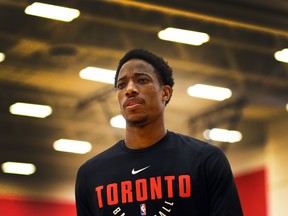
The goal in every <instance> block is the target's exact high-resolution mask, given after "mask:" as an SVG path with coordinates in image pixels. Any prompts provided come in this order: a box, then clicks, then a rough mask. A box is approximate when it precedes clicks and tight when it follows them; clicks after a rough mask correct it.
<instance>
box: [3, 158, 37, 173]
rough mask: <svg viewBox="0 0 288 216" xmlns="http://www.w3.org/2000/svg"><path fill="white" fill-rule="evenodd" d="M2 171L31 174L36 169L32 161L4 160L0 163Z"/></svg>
mask: <svg viewBox="0 0 288 216" xmlns="http://www.w3.org/2000/svg"><path fill="white" fill-rule="evenodd" d="M1 167H2V170H3V172H4V173H10V174H18V175H32V174H33V173H35V171H36V167H35V165H34V164H32V163H20V162H10V161H8V162H5V163H3V164H2V166H1Z"/></svg>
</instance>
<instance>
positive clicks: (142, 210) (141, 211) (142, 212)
mask: <svg viewBox="0 0 288 216" xmlns="http://www.w3.org/2000/svg"><path fill="white" fill-rule="evenodd" d="M140 213H141V216H146V204H140Z"/></svg>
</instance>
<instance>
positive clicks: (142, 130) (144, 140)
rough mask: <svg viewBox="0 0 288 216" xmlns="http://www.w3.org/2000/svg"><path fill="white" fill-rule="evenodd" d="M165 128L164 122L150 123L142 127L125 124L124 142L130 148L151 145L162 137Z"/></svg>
mask: <svg viewBox="0 0 288 216" xmlns="http://www.w3.org/2000/svg"><path fill="white" fill-rule="evenodd" d="M166 132H167V130H166V128H165V126H164V123H162V124H161V125H158V124H152V125H151V124H150V125H145V126H142V127H133V126H129V125H127V127H126V134H125V144H126V146H127V147H128V148H131V149H141V148H147V147H149V146H152V145H153V144H155V143H156V142H158V141H159V140H160V139H162V138H163V137H164V136H165V134H166Z"/></svg>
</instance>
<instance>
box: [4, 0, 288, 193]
mask: <svg viewBox="0 0 288 216" xmlns="http://www.w3.org/2000/svg"><path fill="white" fill-rule="evenodd" d="M32 2H33V1H29V0H0V17H1V18H0V52H2V53H5V55H6V59H5V61H3V62H2V63H0V104H1V106H0V119H1V122H0V163H1V164H2V163H3V162H5V161H19V162H29V163H34V164H35V165H36V167H37V171H36V173H35V174H34V175H31V176H17V175H9V174H4V173H2V172H1V173H0V185H1V188H0V193H19V194H27V195H32V196H36V195H37V196H38V195H41V196H46V195H47V196H55V197H65V198H67V197H68V198H71V199H73V187H74V181H75V174H76V171H77V169H78V167H79V166H80V165H81V164H82V163H83V162H84V161H85V160H87V159H88V158H90V157H92V156H93V155H95V154H97V153H99V152H100V151H102V150H104V149H106V148H108V147H109V146H111V145H112V144H114V143H115V142H116V141H117V140H118V139H121V138H123V130H122V129H115V128H112V127H110V125H109V119H110V118H111V117H112V116H115V115H117V114H119V108H118V104H117V101H116V97H115V91H114V89H113V86H112V85H109V84H104V83H98V82H93V81H88V80H83V79H81V78H80V77H79V72H80V70H82V69H84V68H86V67H88V66H94V67H101V68H106V69H111V70H115V69H116V67H117V64H118V61H119V59H120V58H121V57H122V56H123V55H124V53H125V52H126V51H128V50H130V49H132V48H145V49H148V50H151V51H152V52H155V53H156V54H158V55H160V56H163V57H164V58H165V59H166V60H167V61H168V63H169V64H170V66H172V67H173V70H174V77H175V83H176V84H175V88H174V93H173V97H172V99H171V101H170V103H169V104H168V106H167V112H166V120H167V128H168V129H170V130H174V131H177V132H181V133H186V134H189V135H192V136H196V137H199V138H200V139H203V137H201V136H200V135H201V133H202V131H203V130H204V129H205V128H207V127H217V126H219V127H227V128H229V129H237V130H240V131H241V132H242V134H243V140H242V141H241V142H239V143H235V144H233V145H232V146H230V145H227V144H226V143H220V144H219V143H217V144H219V145H222V146H221V147H223V149H224V150H226V151H229V150H230V151H239V153H241V151H242V150H244V149H253V148H257V147H259V146H261V145H263V143H265V126H266V125H267V124H269V122H270V121H273V120H274V119H277V118H281V117H282V116H287V111H285V104H286V103H287V102H288V65H287V64H285V63H281V62H278V61H276V60H275V59H274V53H275V52H276V51H278V50H282V49H283V48H287V47H288V2H287V1H285V0H274V1H268V0H264V1H260V0H252V1H248V0H241V1H240V0H239V1H237V0H230V1H228V0H227V1H223V0H219V1H212V0H211V1H187V0H177V1H175V0H166V1H164V0H162V1H160V0H159V1H123V0H119V1H112V0H111V1H104V0H103V1H99V0H78V1H73V0H69V1H68V0H67V1H64V0H54V1H52V0H51V1H48V0H45V1H41V2H43V3H50V4H54V5H59V6H67V7H71V8H76V9H79V10H80V12H81V15H80V17H79V18H77V19H75V20H74V21H72V22H68V23H66V22H60V21H55V20H49V19H44V18H39V17H35V16H29V15H26V14H25V13H24V10H25V8H26V7H27V6H28V5H30V4H31V3H32ZM167 27H176V28H182V29H188V30H194V31H200V32H206V33H208V34H209V35H210V41H209V42H208V43H205V44H204V45H202V46H191V45H184V44H179V43H178V44H177V43H172V42H168V41H162V40H160V39H159V38H158V37H157V33H158V32H159V31H160V30H163V29H165V28H167ZM196 83H205V84H212V85H217V86H224V87H228V88H230V89H231V90H232V92H233V96H232V97H231V98H230V99H228V100H226V101H222V102H215V101H208V100H204V99H197V98H192V97H189V96H188V95H187V93H186V90H187V88H188V87H189V86H190V85H193V84H196ZM18 101H20V102H28V103H36V104H46V105H50V106H51V107H52V109H53V113H52V115H51V116H49V117H47V118H44V119H39V118H31V117H24V116H16V115H11V114H10V113H9V106H10V105H11V104H13V103H15V102H18ZM60 138H67V139H76V140H85V141H89V142H91V143H92V146H93V148H92V151H91V152H89V153H88V154H85V155H79V154H71V153H63V152H56V151H55V150H54V149H53V142H54V141H55V140H57V139H60Z"/></svg>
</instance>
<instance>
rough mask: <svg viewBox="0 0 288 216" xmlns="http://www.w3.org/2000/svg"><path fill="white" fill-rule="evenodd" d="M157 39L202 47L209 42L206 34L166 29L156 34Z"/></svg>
mask: <svg viewBox="0 0 288 216" xmlns="http://www.w3.org/2000/svg"><path fill="white" fill-rule="evenodd" d="M158 37H159V38H160V39H162V40H167V41H173V42H177V43H184V44H189V45H194V46H199V45H202V44H203V43H206V42H207V41H209V39H210V37H209V35H208V34H206V33H203V32H196V31H189V30H184V29H177V28H171V27H169V28H166V29H164V30H162V31H160V32H159V33H158Z"/></svg>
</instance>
